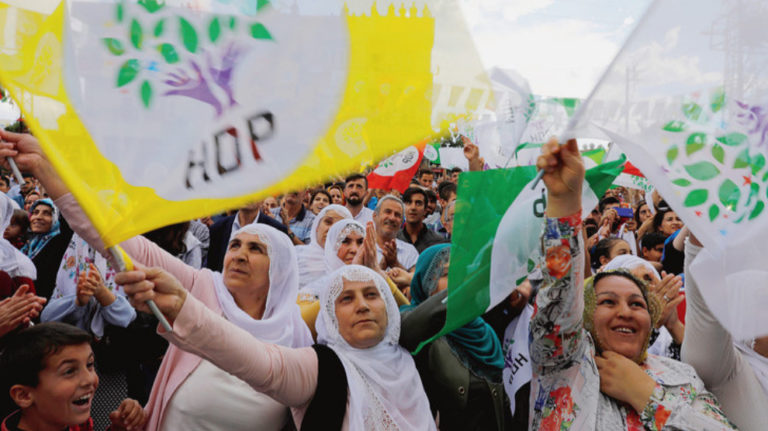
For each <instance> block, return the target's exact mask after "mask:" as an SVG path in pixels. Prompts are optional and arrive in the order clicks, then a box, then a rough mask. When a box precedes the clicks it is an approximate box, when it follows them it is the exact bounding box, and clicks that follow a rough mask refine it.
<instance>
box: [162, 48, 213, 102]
mask: <svg viewBox="0 0 768 431" xmlns="http://www.w3.org/2000/svg"><path fill="white" fill-rule="evenodd" d="M190 64H191V65H192V69H193V70H194V72H195V76H194V77H190V76H189V75H188V74H187V72H186V71H185V70H183V69H178V70H177V73H169V74H168V76H169V77H170V78H171V79H168V80H166V81H164V82H165V84H166V85H168V86H169V87H173V88H174V89H172V90H168V91H166V92H165V94H164V95H165V96H185V97H190V98H192V99H196V100H199V101H201V102H204V103H207V104H209V105H211V106H212V107H213V109H215V110H216V116H220V115H221V114H222V112H223V108H222V106H221V103H219V101H218V100H217V99H216V96H214V94H213V92H212V91H211V88H210V87H209V86H208V81H207V80H206V79H205V77H204V76H203V73H202V71H201V70H200V66H198V64H197V63H196V62H195V61H194V60H192V61H190Z"/></svg>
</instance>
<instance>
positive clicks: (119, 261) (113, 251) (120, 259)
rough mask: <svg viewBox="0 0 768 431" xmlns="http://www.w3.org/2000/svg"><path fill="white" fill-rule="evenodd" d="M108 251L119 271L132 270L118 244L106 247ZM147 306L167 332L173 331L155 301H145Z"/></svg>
mask: <svg viewBox="0 0 768 431" xmlns="http://www.w3.org/2000/svg"><path fill="white" fill-rule="evenodd" d="M107 251H109V254H110V255H111V256H112V259H113V260H114V262H115V264H116V265H117V268H118V270H119V271H120V272H125V271H133V269H134V267H133V262H132V261H131V258H130V256H128V254H126V253H125V251H124V250H123V249H122V248H120V246H118V245H116V246H114V247H109V248H108V249H107ZM147 307H149V309H150V310H152V314H154V316H155V317H157V320H158V321H160V324H161V325H163V328H164V329H165V330H166V331H168V332H173V328H171V324H170V323H168V319H166V318H165V316H163V313H162V312H161V311H160V309H159V308H157V304H155V301H153V300H151V299H150V300H148V301H147Z"/></svg>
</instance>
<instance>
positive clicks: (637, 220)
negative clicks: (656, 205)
mask: <svg viewBox="0 0 768 431" xmlns="http://www.w3.org/2000/svg"><path fill="white" fill-rule="evenodd" d="M643 205H648V204H647V203H645V201H644V200H641V201H639V202H638V203H637V205H635V214H634V217H635V223H637V227H638V228H639V227H640V225H642V223H641V222H640V208H642V207H643Z"/></svg>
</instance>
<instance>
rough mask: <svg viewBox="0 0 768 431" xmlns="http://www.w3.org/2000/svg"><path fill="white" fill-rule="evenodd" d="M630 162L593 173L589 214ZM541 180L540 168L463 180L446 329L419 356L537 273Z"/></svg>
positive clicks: (586, 200)
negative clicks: (530, 275) (531, 272)
mask: <svg viewBox="0 0 768 431" xmlns="http://www.w3.org/2000/svg"><path fill="white" fill-rule="evenodd" d="M624 161H625V158H623V157H622V158H621V159H619V160H615V161H613V162H609V163H604V164H601V165H599V166H596V167H594V168H592V169H589V170H587V173H586V179H585V181H586V184H585V187H584V191H583V194H582V203H583V208H586V209H587V211H589V210H590V209H591V208H593V207H594V206H595V205H597V202H598V197H599V196H602V195H603V193H604V192H605V191H606V190H607V189H608V187H610V185H611V184H612V183H613V180H614V179H615V178H616V176H617V175H618V174H620V173H621V171H622V167H623V165H624ZM535 176H536V167H534V166H520V167H516V168H512V169H497V170H490V171H484V172H466V173H463V174H461V177H460V181H459V188H458V198H457V200H456V215H455V219H454V230H453V237H452V241H451V261H450V268H449V270H448V271H449V272H448V297H447V300H446V306H447V316H446V321H445V326H444V327H443V329H442V330H441V331H440V332H439V333H438V334H437V335H435V336H434V337H433V338H432V339H430V340H428V341H426V342H424V343H422V344H421V345H419V347H418V348H417V349H416V351H417V352H418V351H419V350H420V349H421V347H423V346H424V345H426V344H427V343H429V342H431V341H432V340H434V339H436V338H438V337H440V336H442V335H444V334H447V333H448V332H451V331H453V330H454V329H456V328H459V327H461V326H463V325H465V324H466V323H468V322H470V321H471V320H472V319H474V318H476V317H478V316H480V315H482V314H483V313H485V312H486V311H488V310H490V309H491V308H493V307H494V306H495V305H496V304H498V303H499V302H501V301H502V300H503V299H504V298H506V297H507V296H508V295H509V294H510V293H512V291H513V290H514V289H515V287H517V285H518V284H520V283H521V282H522V281H523V280H525V278H526V277H527V276H528V272H529V271H530V270H532V269H533V268H534V266H535V263H536V262H537V260H538V259H537V257H536V255H537V254H538V248H539V237H540V236H541V229H542V226H543V217H544V210H545V209H546V194H547V193H546V188H545V186H544V182H543V181H541V182H539V184H538V185H537V186H536V188H534V189H532V188H531V183H532V181H533V179H534V177H535Z"/></svg>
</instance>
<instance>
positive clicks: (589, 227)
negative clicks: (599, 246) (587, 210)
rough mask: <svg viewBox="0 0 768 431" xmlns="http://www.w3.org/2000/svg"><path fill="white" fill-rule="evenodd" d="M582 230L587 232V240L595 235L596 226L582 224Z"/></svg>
mask: <svg viewBox="0 0 768 431" xmlns="http://www.w3.org/2000/svg"><path fill="white" fill-rule="evenodd" d="M584 230H585V231H586V232H587V238H589V237H591V236H592V235H594V234H596V233H597V224H594V223H593V224H587V223H585V224H584Z"/></svg>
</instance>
